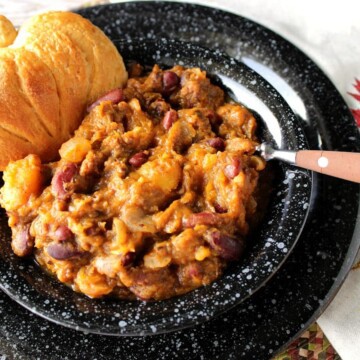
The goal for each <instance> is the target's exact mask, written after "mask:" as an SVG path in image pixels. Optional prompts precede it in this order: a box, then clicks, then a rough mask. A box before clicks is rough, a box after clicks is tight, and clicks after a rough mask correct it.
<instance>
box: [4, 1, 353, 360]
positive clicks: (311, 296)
mask: <svg viewBox="0 0 360 360" xmlns="http://www.w3.org/2000/svg"><path fill="white" fill-rule="evenodd" d="M80 12H81V13H82V14H83V15H84V16H86V17H88V18H89V19H91V20H92V21H93V22H94V23H95V24H97V25H99V26H100V27H102V28H103V29H104V30H105V31H106V33H107V34H108V35H109V36H110V37H112V38H113V39H124V38H132V37H134V36H136V37H139V36H140V37H141V36H142V37H149V38H163V37H168V38H175V39H179V40H184V41H190V42H194V43H200V44H201V45H203V46H205V47H208V48H211V49H220V50H222V51H225V52H226V53H228V54H229V55H231V56H233V57H235V58H236V59H238V60H240V61H242V62H244V63H246V64H247V65H248V66H250V67H252V68H254V69H255V70H256V71H257V72H259V73H261V75H262V76H263V77H265V78H267V80H268V81H269V82H270V83H271V84H272V85H273V86H275V88H276V89H277V90H278V91H279V92H280V93H282V95H283V97H284V98H285V99H286V101H287V102H288V104H289V105H290V106H291V107H292V109H293V111H294V112H295V113H296V115H297V117H298V119H299V121H300V122H301V123H302V125H303V127H304V129H305V132H306V137H307V140H308V142H309V143H310V147H311V148H313V149H317V148H324V149H333V150H344V151H359V150H360V139H359V134H358V131H357V129H356V127H355V125H354V121H353V118H352V116H351V114H350V112H349V110H348V109H347V107H346V105H345V103H344V101H343V99H342V98H341V97H340V95H339V93H338V92H337V90H336V89H335V87H334V85H333V84H332V83H331V82H330V81H329V80H328V79H327V77H326V76H325V75H324V74H323V72H322V71H321V70H320V69H319V68H318V67H317V66H316V65H315V64H314V63H313V62H312V61H311V60H310V59H309V58H308V57H307V56H306V55H304V54H303V53H302V52H300V51H299V50H298V49H297V48H296V47H294V46H293V45H292V44H290V43H289V42H287V41H286V40H284V39H283V38H281V37H279V36H278V35H276V34H274V33H273V32H271V31H269V30H267V29H266V28H264V27H262V26H260V25H258V24H256V23H255V22H252V21H249V20H247V19H245V18H242V17H240V16H236V15H233V14H230V13H226V12H223V11H220V10H218V9H211V8H206V7H202V6H198V5H191V4H179V3H164V2H158V3H152V2H143V3H135V2H131V3H121V4H114V5H109V6H101V7H96V8H90V9H85V10H82V11H80ZM358 214H359V185H357V184H353V183H349V182H346V181H342V180H339V179H335V178H330V177H326V176H320V175H319V176H314V178H313V196H312V202H311V204H310V212H309V216H308V220H307V223H306V225H305V228H304V229H303V232H302V235H301V237H300V239H299V240H298V242H297V244H296V246H295V248H294V249H293V251H292V252H291V254H290V255H289V257H288V258H287V260H286V262H285V263H284V264H283V265H282V267H281V268H280V269H279V270H278V271H277V272H276V273H275V275H274V276H273V277H272V278H271V280H270V281H268V282H267V284H266V286H264V287H263V288H261V289H259V290H258V291H257V292H256V293H255V294H254V295H253V296H251V297H249V298H247V299H246V300H245V301H243V302H242V303H241V304H240V305H238V306H236V307H235V308H234V309H232V310H230V311H228V312H226V313H225V314H223V315H221V316H218V317H216V318H215V319H213V320H211V321H208V322H205V323H203V324H200V325H197V326H194V327H191V328H187V329H184V330H181V331H177V332H172V333H168V334H161V335H154V336H144V337H122V338H110V337H107V336H100V335H95V334H86V333H82V332H77V331H75V330H73V329H66V328H64V327H61V326H58V325H56V324H53V323H51V322H48V321H45V320H43V319H41V318H40V317H38V316H35V315H34V314H33V313H32V312H28V311H26V310H25V309H23V308H22V307H21V306H20V305H18V304H17V303H16V302H13V301H12V300H10V299H9V298H8V297H7V296H6V295H5V294H3V295H1V294H0V305H1V307H0V316H1V317H2V321H1V323H0V352H1V353H2V354H6V355H9V357H10V358H12V357H16V358H17V359H33V358H37V357H38V358H44V351H46V357H47V358H48V359H77V358H79V357H81V358H86V359H87V358H89V359H90V358H91V359H95V358H97V359H102V358H103V359H118V358H126V359H130V360H131V359H141V360H144V359H159V358H161V359H206V360H208V359H225V358H226V359H238V358H244V359H256V360H261V359H268V358H270V357H271V356H272V355H274V354H275V353H276V352H277V351H280V350H281V349H282V348H283V346H285V344H287V343H288V342H289V341H291V340H292V339H293V338H294V337H296V336H298V334H299V332H301V331H303V330H304V328H306V327H307V326H308V325H309V324H310V323H311V322H313V321H314V320H315V319H316V317H317V316H319V314H320V313H321V312H322V311H323V310H324V308H325V307H326V305H327V304H328V303H329V301H330V300H331V299H332V297H333V296H334V295H335V293H336V292H337V290H338V289H339V287H340V285H341V283H342V282H343V280H344V278H345V276H346V274H347V272H348V271H349V269H350V267H351V264H352V262H353V260H354V258H355V255H356V252H357V250H358V247H359V242H360V236H359V235H360V233H359V227H358V224H357V217H358ZM37 286H39V287H41V281H40V282H39V284H37ZM63 316H64V318H66V316H67V314H66V313H64V314H63ZM114 317H121V312H120V311H119V312H118V313H115V314H114ZM34 334H36V339H35V337H34ZM79 354H81V355H79Z"/></svg>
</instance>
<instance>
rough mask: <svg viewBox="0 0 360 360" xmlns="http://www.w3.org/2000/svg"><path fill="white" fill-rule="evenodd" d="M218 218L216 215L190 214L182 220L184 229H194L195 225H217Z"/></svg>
mask: <svg viewBox="0 0 360 360" xmlns="http://www.w3.org/2000/svg"><path fill="white" fill-rule="evenodd" d="M220 220H221V219H220V218H219V216H218V215H216V214H214V213H211V212H200V213H197V214H191V215H190V216H189V217H188V218H187V219H185V220H184V226H185V227H189V228H191V227H195V226H196V225H216V224H219V222H220Z"/></svg>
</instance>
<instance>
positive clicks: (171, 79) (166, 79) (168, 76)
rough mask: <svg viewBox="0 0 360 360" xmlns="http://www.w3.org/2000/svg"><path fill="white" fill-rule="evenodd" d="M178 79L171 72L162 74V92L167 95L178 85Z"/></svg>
mask: <svg viewBox="0 0 360 360" xmlns="http://www.w3.org/2000/svg"><path fill="white" fill-rule="evenodd" d="M179 83H180V79H179V77H178V76H177V75H176V74H175V73H174V72H173V71H165V72H164V74H163V92H164V93H165V94H169V93H171V92H172V91H174V90H175V89H176V87H177V86H178V85H179Z"/></svg>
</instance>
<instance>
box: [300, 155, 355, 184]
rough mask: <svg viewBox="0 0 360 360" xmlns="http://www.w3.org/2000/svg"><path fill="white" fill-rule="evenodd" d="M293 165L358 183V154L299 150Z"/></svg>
mask: <svg viewBox="0 0 360 360" xmlns="http://www.w3.org/2000/svg"><path fill="white" fill-rule="evenodd" d="M295 164H296V165H298V166H300V167H302V168H305V169H309V170H313V171H316V172H319V173H322V174H326V175H331V176H335V177H338V178H341V179H344V180H349V181H354V182H357V183H360V153H351V152H341V151H323V150H300V151H298V152H297V154H296V159H295Z"/></svg>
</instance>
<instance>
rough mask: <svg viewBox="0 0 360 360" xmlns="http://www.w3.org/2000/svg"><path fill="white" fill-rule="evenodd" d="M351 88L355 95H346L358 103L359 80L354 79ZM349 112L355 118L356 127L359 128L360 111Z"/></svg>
mask: <svg viewBox="0 0 360 360" xmlns="http://www.w3.org/2000/svg"><path fill="white" fill-rule="evenodd" d="M353 86H354V88H355V90H356V92H357V93H351V92H349V93H348V94H349V95H350V96H352V97H353V98H354V99H355V100H357V101H359V102H360V80H358V79H355V84H353ZM351 112H352V114H353V116H354V118H355V121H356V124H357V126H359V127H360V109H351Z"/></svg>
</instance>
